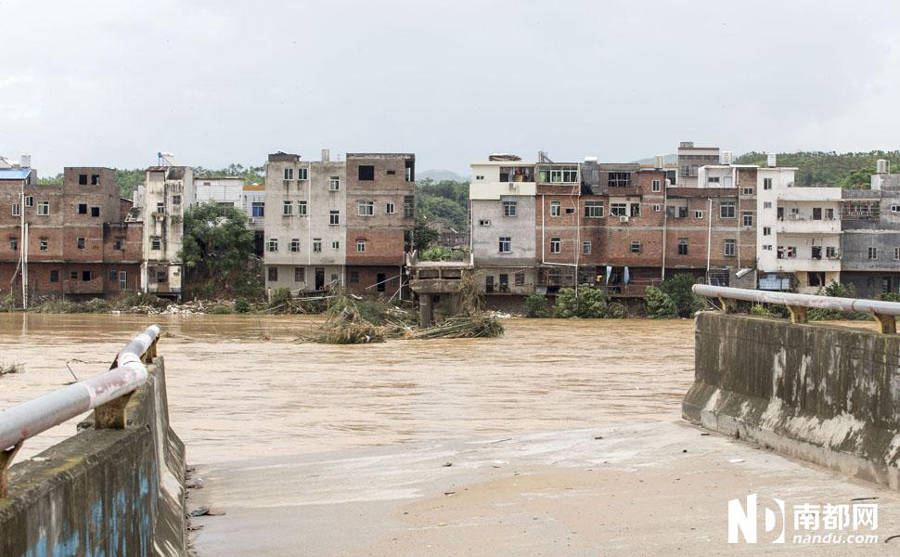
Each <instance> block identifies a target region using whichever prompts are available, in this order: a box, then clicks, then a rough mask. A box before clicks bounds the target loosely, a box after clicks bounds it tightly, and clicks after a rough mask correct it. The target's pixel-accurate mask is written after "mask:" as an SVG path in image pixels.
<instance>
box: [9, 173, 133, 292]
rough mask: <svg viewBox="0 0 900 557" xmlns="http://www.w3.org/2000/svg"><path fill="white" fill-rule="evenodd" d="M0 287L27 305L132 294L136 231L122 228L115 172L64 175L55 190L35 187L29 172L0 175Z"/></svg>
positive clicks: (124, 207) (122, 203)
mask: <svg viewBox="0 0 900 557" xmlns="http://www.w3.org/2000/svg"><path fill="white" fill-rule="evenodd" d="M0 204H2V205H3V206H4V207H7V209H5V210H3V211H0V230H2V231H3V232H2V236H3V245H2V246H0V284H5V285H9V284H10V283H11V282H15V284H17V285H18V286H17V287H16V288H14V289H13V290H14V292H15V293H16V295H19V294H20V293H21V289H22V285H23V282H24V283H26V284H27V288H26V290H27V292H28V294H29V297H31V295H34V294H49V295H61V296H75V297H94V296H111V295H118V294H120V293H122V292H125V291H129V290H130V291H135V290H137V287H138V284H139V279H138V272H139V269H140V264H141V235H142V226H141V224H140V223H131V222H125V220H126V219H125V217H126V215H127V214H128V212H129V210H130V209H131V202H130V201H128V200H124V199H120V198H119V190H118V187H117V186H116V183H115V170H113V169H111V168H100V167H67V168H65V169H64V170H63V180H62V183H61V184H54V185H40V184H37V180H36V176H35V172H34V171H33V170H32V169H30V168H19V169H8V170H0Z"/></svg>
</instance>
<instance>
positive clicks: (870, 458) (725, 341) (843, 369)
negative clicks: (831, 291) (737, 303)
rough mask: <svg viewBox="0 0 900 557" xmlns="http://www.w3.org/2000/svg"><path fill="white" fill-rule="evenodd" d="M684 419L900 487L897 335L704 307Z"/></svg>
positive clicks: (899, 342)
mask: <svg viewBox="0 0 900 557" xmlns="http://www.w3.org/2000/svg"><path fill="white" fill-rule="evenodd" d="M694 359H695V377H694V384H693V386H692V387H691V388H690V390H689V391H688V393H687V394H686V395H685V398H684V401H683V404H682V412H683V416H684V418H685V419H687V420H689V421H691V422H694V423H696V424H700V425H702V426H703V427H704V428H707V429H710V430H713V431H718V432H721V433H724V434H727V435H732V436H735V437H739V438H742V439H747V440H751V441H754V442H756V443H758V444H760V445H762V446H764V447H766V448H770V449H772V450H774V451H776V452H778V453H781V454H784V455H787V456H791V457H795V458H800V459H803V460H807V461H810V462H814V463H816V464H819V465H822V466H825V467H828V468H830V469H833V470H836V471H839V472H841V473H844V474H847V475H850V476H854V477H859V478H863V479H866V480H870V481H874V482H878V483H882V484H886V485H889V486H891V487H893V488H894V489H897V488H900V473H898V454H900V427H898V424H900V335H884V334H881V333H878V332H876V331H869V330H865V329H862V328H850V327H840V326H835V325H824V324H794V323H790V322H788V321H782V320H775V319H767V318H760V317H751V316H745V315H733V314H722V313H716V312H701V313H699V314H697V318H696V322H695V358H694Z"/></svg>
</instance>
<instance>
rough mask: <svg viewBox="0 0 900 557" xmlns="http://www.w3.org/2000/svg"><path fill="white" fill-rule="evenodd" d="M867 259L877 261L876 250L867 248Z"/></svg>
mask: <svg viewBox="0 0 900 557" xmlns="http://www.w3.org/2000/svg"><path fill="white" fill-rule="evenodd" d="M869 259H878V248H869Z"/></svg>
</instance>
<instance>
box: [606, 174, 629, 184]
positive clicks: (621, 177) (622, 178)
mask: <svg viewBox="0 0 900 557" xmlns="http://www.w3.org/2000/svg"><path fill="white" fill-rule="evenodd" d="M630 181H631V173H629V172H610V173H609V177H608V179H607V184H608V185H609V187H611V188H627V187H628V183H629V182H630Z"/></svg>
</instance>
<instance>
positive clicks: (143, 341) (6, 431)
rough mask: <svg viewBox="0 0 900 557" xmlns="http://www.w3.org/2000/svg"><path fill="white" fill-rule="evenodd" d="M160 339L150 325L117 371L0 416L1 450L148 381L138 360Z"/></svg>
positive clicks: (126, 351)
mask: <svg viewBox="0 0 900 557" xmlns="http://www.w3.org/2000/svg"><path fill="white" fill-rule="evenodd" d="M158 337H159V325H151V326H149V327H147V329H146V330H145V331H144V332H143V333H141V334H139V335H138V336H137V337H135V338H134V340H132V341H131V342H129V343H128V344H127V345H126V346H125V348H123V349H122V350H121V351H120V352H119V353H118V355H117V356H116V367H114V368H113V369H111V370H109V371H106V372H104V373H99V374H97V375H94V376H93V377H90V378H88V379H85V380H83V381H78V382H77V383H73V384H72V385H68V386H66V387H63V388H62V389H58V390H56V391H53V392H52V393H47V394H45V395H42V396H40V397H38V398H35V399H32V400H29V401H27V402H23V403H22V404H19V405H18V406H14V407H12V408H9V409H7V410H4V411H3V412H0V450H7V449H9V448H10V447H18V446H19V445H20V444H21V443H22V442H23V441H25V440H26V439H28V438H29V437H34V436H35V435H37V434H39V433H41V432H42V431H46V430H48V429H50V428H51V427H54V426H57V425H59V424H61V423H63V422H65V421H66V420H70V419H72V418H74V417H76V416H78V415H79V414H83V413H84V412H87V411H88V410H93V409H95V408H97V407H100V406H102V405H104V404H107V403H109V402H111V401H113V400H116V399H118V398H120V397H122V396H124V395H127V394H129V393H132V392H133V391H134V390H135V389H137V388H138V387H140V386H141V385H143V384H144V382H146V381H147V368H146V366H145V365H144V363H143V361H142V360H141V357H142V356H143V355H144V353H146V352H147V350H148V349H149V348H150V346H151V345H152V344H153V343H154V342H155V341H156V339H157V338H158Z"/></svg>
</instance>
